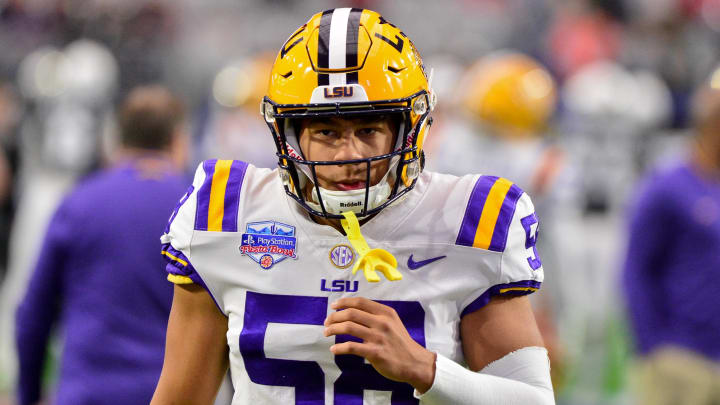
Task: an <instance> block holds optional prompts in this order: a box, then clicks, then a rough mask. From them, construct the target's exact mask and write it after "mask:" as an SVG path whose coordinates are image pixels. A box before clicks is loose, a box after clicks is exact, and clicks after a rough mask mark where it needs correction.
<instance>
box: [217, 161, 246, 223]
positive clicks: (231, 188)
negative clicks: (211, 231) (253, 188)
mask: <svg viewBox="0 0 720 405" xmlns="http://www.w3.org/2000/svg"><path fill="white" fill-rule="evenodd" d="M247 167H248V164H247V163H245V162H243V161H240V160H234V161H233V162H232V165H231V167H230V174H229V176H228V181H227V187H226V188H225V201H224V214H223V220H222V230H223V231H224V232H237V221H238V205H239V204H240V190H242V184H243V180H244V179H245V172H246V171H247Z"/></svg>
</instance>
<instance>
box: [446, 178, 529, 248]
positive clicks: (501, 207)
mask: <svg viewBox="0 0 720 405" xmlns="http://www.w3.org/2000/svg"><path fill="white" fill-rule="evenodd" d="M522 193H523V191H522V189H521V188H520V187H518V186H517V185H515V184H513V182H511V181H510V180H507V179H504V178H501V177H496V176H480V178H479V179H478V180H477V181H476V182H475V187H474V188H473V191H472V193H471V194H470V199H469V201H468V205H467V208H466V210H465V216H464V217H463V221H462V225H461V226H460V232H459V234H458V237H457V240H456V241H455V243H456V244H458V245H462V246H472V247H476V248H480V249H486V250H492V251H496V252H502V251H504V250H505V244H506V242H507V237H508V231H509V229H510V222H511V221H512V217H513V215H514V214H515V206H516V205H517V201H518V199H519V198H520V196H521V195H522Z"/></svg>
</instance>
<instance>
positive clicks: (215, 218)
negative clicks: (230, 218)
mask: <svg viewBox="0 0 720 405" xmlns="http://www.w3.org/2000/svg"><path fill="white" fill-rule="evenodd" d="M232 162H233V161H232V160H218V161H217V163H216V164H215V175H214V176H213V179H212V186H211V188H210V207H209V210H208V229H207V230H208V231H215V232H220V231H222V227H223V226H222V225H223V215H224V213H225V189H226V188H227V182H228V177H230V166H232Z"/></svg>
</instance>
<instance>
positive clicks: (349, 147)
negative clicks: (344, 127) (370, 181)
mask: <svg viewBox="0 0 720 405" xmlns="http://www.w3.org/2000/svg"><path fill="white" fill-rule="evenodd" d="M364 157H365V156H363V154H362V149H361V145H360V142H359V140H358V138H357V137H356V136H355V135H354V133H353V132H352V131H346V132H344V133H343V135H342V137H341V139H340V143H339V144H338V148H337V151H336V153H335V160H354V159H362V158H364Z"/></svg>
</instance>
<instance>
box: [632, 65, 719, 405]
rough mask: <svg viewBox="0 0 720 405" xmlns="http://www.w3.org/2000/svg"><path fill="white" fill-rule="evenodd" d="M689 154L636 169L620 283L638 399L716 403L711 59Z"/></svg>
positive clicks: (715, 134)
mask: <svg viewBox="0 0 720 405" xmlns="http://www.w3.org/2000/svg"><path fill="white" fill-rule="evenodd" d="M692 117H693V126H694V131H695V136H694V139H693V144H692V146H691V148H690V152H689V154H688V156H686V157H684V158H683V159H681V160H680V161H675V162H672V163H668V162H666V164H665V165H663V167H660V168H658V169H657V170H656V171H654V172H652V173H650V174H649V175H648V176H647V177H646V178H644V179H643V182H642V184H641V185H640V187H639V189H638V192H637V195H636V196H635V201H634V205H633V207H632V209H631V211H630V224H629V225H630V226H629V232H630V236H629V243H628V246H627V253H626V258H625V268H624V273H623V283H622V284H623V286H624V293H625V300H626V303H627V308H628V311H629V314H630V321H631V326H632V331H633V332H634V337H635V348H636V350H637V354H638V355H639V356H640V364H639V368H638V383H639V389H640V396H639V402H638V403H639V404H641V405H650V404H652V405H665V404H668V405H669V404H687V405H706V404H707V405H710V404H717V403H720V287H718V285H717V279H718V278H720V69H718V70H716V72H715V74H713V76H712V78H711V79H710V80H709V81H708V82H707V83H705V84H704V85H702V86H701V87H700V89H699V90H698V91H697V92H696V94H695V96H694V100H693V105H692Z"/></svg>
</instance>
